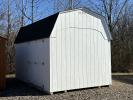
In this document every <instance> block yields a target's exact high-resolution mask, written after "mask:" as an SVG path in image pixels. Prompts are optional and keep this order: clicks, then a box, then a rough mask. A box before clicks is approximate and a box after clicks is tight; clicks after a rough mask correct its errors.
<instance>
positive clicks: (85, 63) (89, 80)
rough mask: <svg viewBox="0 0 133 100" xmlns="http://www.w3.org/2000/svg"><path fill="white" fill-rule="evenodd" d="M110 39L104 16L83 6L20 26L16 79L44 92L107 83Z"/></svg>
mask: <svg viewBox="0 0 133 100" xmlns="http://www.w3.org/2000/svg"><path fill="white" fill-rule="evenodd" d="M111 39H112V37H111V34H110V32H109V29H108V25H107V23H106V21H105V18H104V17H103V16H101V15H99V14H97V13H95V12H93V11H90V10H88V9H86V8H80V9H75V10H70V11H64V12H60V13H56V14H54V15H52V16H49V17H47V18H45V19H42V20H40V21H37V22H35V23H33V24H31V25H28V26H25V27H22V28H21V29H20V31H19V33H18V36H17V38H16V41H15V43H16V66H17V68H16V70H17V71H16V72H17V73H16V75H17V78H18V79H20V80H22V81H25V82H28V83H32V84H34V85H35V86H37V87H39V88H40V89H42V90H43V91H46V92H48V93H52V92H57V91H65V90H72V89H80V88H87V87H97V86H104V85H111V84H112V81H111Z"/></svg>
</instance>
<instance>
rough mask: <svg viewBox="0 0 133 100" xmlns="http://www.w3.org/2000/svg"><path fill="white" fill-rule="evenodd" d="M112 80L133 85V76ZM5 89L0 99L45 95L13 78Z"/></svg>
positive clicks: (114, 77)
mask: <svg viewBox="0 0 133 100" xmlns="http://www.w3.org/2000/svg"><path fill="white" fill-rule="evenodd" d="M113 80H117V81H120V82H123V83H127V84H131V85H133V75H113ZM6 86H7V87H6V89H5V90H4V91H3V92H1V93H0V96H1V97H10V96H44V95H47V93H44V92H42V91H39V90H37V89H36V88H34V87H33V86H30V85H29V84H26V83H24V82H21V81H19V80H17V79H15V78H8V79H7V85H6Z"/></svg>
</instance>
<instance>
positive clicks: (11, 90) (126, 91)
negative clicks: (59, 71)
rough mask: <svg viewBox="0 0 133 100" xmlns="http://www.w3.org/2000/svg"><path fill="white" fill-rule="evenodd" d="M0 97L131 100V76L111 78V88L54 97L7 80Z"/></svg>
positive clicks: (9, 99) (7, 99) (11, 99)
mask: <svg viewBox="0 0 133 100" xmlns="http://www.w3.org/2000/svg"><path fill="white" fill-rule="evenodd" d="M0 96H1V97H0V100H133V75H130V76H122V75H120V76H116V75H115V76H113V85H112V86H111V87H101V88H91V89H81V90H74V91H69V92H67V93H56V94H54V95H48V94H45V93H42V92H41V91H38V90H36V89H35V88H33V87H31V86H29V85H27V84H25V83H22V82H20V81H17V80H16V79H8V81H7V88H6V90H5V91H3V92H1V93H0Z"/></svg>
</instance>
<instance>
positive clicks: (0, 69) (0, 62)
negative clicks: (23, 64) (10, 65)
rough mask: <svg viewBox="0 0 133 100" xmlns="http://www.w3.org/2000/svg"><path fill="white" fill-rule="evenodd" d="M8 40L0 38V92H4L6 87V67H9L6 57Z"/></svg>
mask: <svg viewBox="0 0 133 100" xmlns="http://www.w3.org/2000/svg"><path fill="white" fill-rule="evenodd" d="M6 41H7V40H6V39H4V38H2V37H0V90H3V89H4V88H5V85H6V78H5V76H6V67H7V55H6Z"/></svg>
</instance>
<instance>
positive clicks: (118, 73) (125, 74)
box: [112, 73, 133, 76]
mask: <svg viewBox="0 0 133 100" xmlns="http://www.w3.org/2000/svg"><path fill="white" fill-rule="evenodd" d="M112 75H114V76H115V75H133V73H112Z"/></svg>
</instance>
